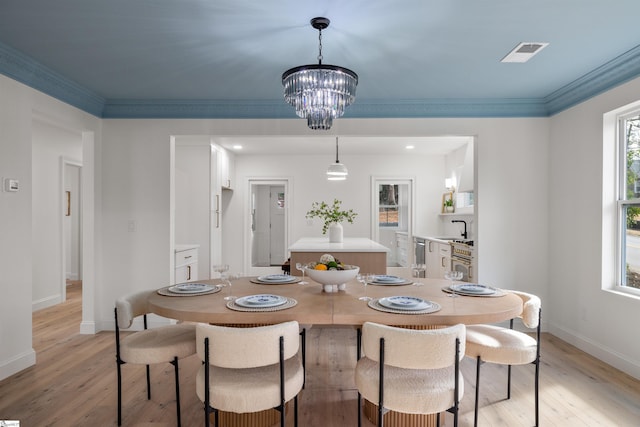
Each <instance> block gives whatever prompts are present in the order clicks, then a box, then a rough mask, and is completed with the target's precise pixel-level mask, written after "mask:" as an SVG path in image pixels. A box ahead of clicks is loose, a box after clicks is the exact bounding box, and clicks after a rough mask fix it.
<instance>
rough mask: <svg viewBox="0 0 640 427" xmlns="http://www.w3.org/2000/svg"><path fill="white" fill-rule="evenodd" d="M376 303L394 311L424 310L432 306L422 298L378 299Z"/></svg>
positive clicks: (398, 297) (397, 297)
mask: <svg viewBox="0 0 640 427" xmlns="http://www.w3.org/2000/svg"><path fill="white" fill-rule="evenodd" d="M378 303H379V304H380V305H381V306H383V307H387V308H392V309H394V310H425V309H427V308H429V307H431V305H432V304H431V303H430V302H429V301H425V300H423V299H422V298H418V297H409V296H395V297H387V298H380V299H379V300H378Z"/></svg>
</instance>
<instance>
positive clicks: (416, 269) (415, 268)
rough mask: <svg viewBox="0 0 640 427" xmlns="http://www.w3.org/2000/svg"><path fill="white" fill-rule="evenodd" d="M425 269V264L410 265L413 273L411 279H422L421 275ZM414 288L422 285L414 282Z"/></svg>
mask: <svg viewBox="0 0 640 427" xmlns="http://www.w3.org/2000/svg"><path fill="white" fill-rule="evenodd" d="M426 269H427V265H426V264H411V271H412V273H413V277H415V278H420V277H423V276H422V273H423V272H424V271H425V270H426ZM413 284H414V285H415V286H423V285H424V283H422V282H418V281H415V282H413Z"/></svg>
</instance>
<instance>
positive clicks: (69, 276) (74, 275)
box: [66, 271, 78, 280]
mask: <svg viewBox="0 0 640 427" xmlns="http://www.w3.org/2000/svg"><path fill="white" fill-rule="evenodd" d="M66 279H67V280H78V273H71V272H69V271H68V272H67V273H66Z"/></svg>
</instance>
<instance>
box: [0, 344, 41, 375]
mask: <svg viewBox="0 0 640 427" xmlns="http://www.w3.org/2000/svg"><path fill="white" fill-rule="evenodd" d="M35 364H36V352H35V351H34V350H33V349H31V350H29V351H26V352H24V353H22V354H19V355H17V356H15V357H14V358H12V359H9V360H5V361H2V362H1V363H0V380H3V379H5V378H8V377H10V376H11V375H13V374H16V373H18V372H20V371H22V370H23V369H27V368H28V367H29V366H33V365H35Z"/></svg>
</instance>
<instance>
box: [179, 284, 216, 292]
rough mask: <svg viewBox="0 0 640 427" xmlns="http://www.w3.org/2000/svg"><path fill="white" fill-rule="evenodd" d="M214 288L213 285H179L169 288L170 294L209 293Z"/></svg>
mask: <svg viewBox="0 0 640 427" xmlns="http://www.w3.org/2000/svg"><path fill="white" fill-rule="evenodd" d="M213 288H214V286H213V285H207V284H206V283H179V284H177V285H174V286H170V287H169V289H168V290H169V292H173V293H175V294H199V293H202V292H209V291H210V290H212V289H213Z"/></svg>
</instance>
